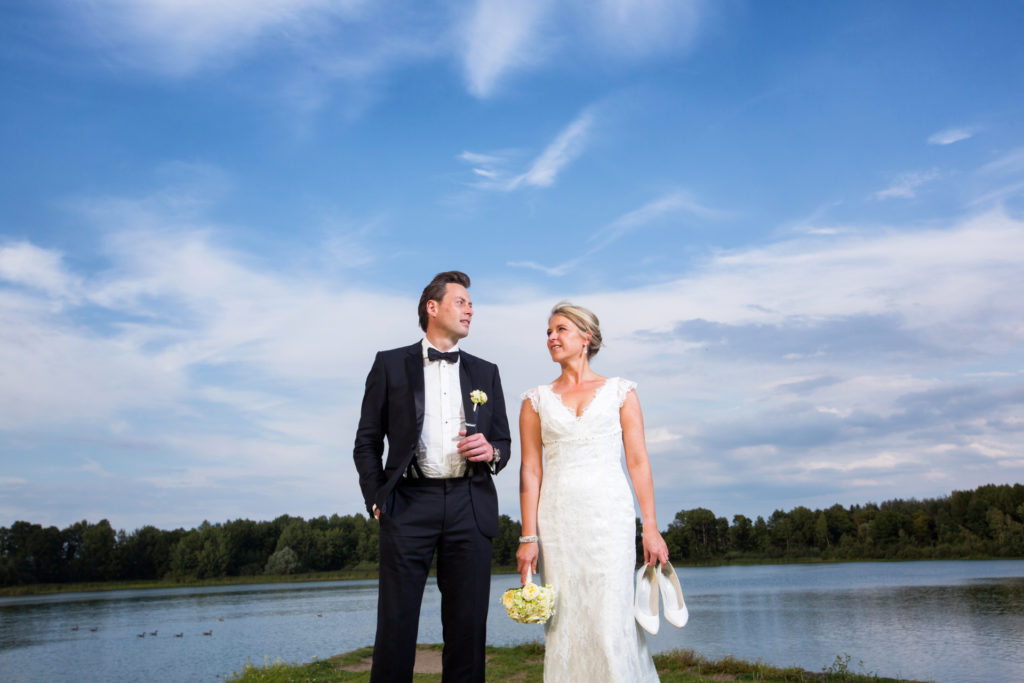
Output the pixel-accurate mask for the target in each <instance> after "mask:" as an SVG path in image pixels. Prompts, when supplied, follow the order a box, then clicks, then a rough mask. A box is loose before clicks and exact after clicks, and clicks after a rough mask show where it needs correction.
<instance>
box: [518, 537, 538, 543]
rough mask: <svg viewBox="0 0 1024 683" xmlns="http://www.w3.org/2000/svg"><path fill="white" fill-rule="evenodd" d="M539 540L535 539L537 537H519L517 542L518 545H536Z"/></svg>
mask: <svg viewBox="0 0 1024 683" xmlns="http://www.w3.org/2000/svg"><path fill="white" fill-rule="evenodd" d="M539 540H540V538H539V537H537V536H520V537H519V542H520V543H536V542H537V541H539Z"/></svg>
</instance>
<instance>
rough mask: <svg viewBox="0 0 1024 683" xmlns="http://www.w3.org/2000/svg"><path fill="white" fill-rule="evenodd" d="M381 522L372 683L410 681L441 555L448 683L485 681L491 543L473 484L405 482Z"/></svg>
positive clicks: (444, 659) (461, 481)
mask: <svg viewBox="0 0 1024 683" xmlns="http://www.w3.org/2000/svg"><path fill="white" fill-rule="evenodd" d="M392 496H393V499H392V505H391V506H390V507H391V512H390V514H387V515H385V514H381V517H380V586H379V590H378V595H377V637H376V641H375V643H374V648H373V668H372V669H371V672H370V681H371V682H372V683H402V682H405V681H411V680H412V671H413V663H414V661H415V657H416V635H417V630H418V627H419V617H420V603H421V602H422V600H423V587H424V585H425V584H426V581H427V575H428V573H429V572H430V564H431V561H432V560H433V558H434V553H435V552H436V553H437V586H438V589H440V591H441V626H442V629H443V634H444V651H443V654H442V656H441V666H442V678H441V680H442V681H445V682H448V683H462V682H464V681H478V682H479V683H483V681H484V646H485V644H486V640H487V607H488V602H490V589H491V539H490V538H488V537H487V536H484V535H483V534H482V533H480V529H479V527H478V525H477V522H476V518H475V515H474V513H473V505H472V500H471V499H470V490H469V479H403V480H402V482H400V483H399V484H398V486H396V487H395V491H394V492H393V493H392Z"/></svg>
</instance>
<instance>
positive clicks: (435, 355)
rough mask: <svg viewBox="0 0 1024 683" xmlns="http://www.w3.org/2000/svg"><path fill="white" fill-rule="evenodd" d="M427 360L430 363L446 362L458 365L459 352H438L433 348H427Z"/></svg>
mask: <svg viewBox="0 0 1024 683" xmlns="http://www.w3.org/2000/svg"><path fill="white" fill-rule="evenodd" d="M427 360H430V361H434V360H446V361H448V362H449V363H458V362H459V352H458V351H438V350H437V349H435V348H433V347H428V348H427Z"/></svg>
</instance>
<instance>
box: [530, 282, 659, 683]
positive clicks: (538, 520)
mask: <svg viewBox="0 0 1024 683" xmlns="http://www.w3.org/2000/svg"><path fill="white" fill-rule="evenodd" d="M547 344H548V352H549V353H550V354H551V360H553V361H554V362H556V363H558V364H559V365H560V366H561V368H562V372H561V374H560V375H559V376H558V378H557V379H556V380H555V381H554V382H552V383H551V384H542V385H541V386H538V387H536V388H534V389H530V390H529V391H527V392H526V393H524V394H523V405H522V409H521V412H520V415H519V432H520V438H521V442H522V457H523V459H522V465H521V469H520V475H519V477H520V478H519V497H520V505H521V512H522V520H523V534H524V536H523V538H522V539H520V540H521V541H522V542H521V543H520V545H519V550H518V552H517V553H516V557H517V559H518V565H519V571H520V573H521V574H522V580H523V582H524V583H525V581H526V576H527V572H528V571H536V568H537V560H538V556H540V557H541V558H542V563H541V564H542V568H543V576H544V583H550V584H552V585H553V586H554V587H555V591H556V596H557V597H556V603H555V614H554V616H553V617H552V618H551V619H550V620H549V621H548V623H547V624H546V625H545V655H544V680H545V681H559V682H564V681H588V682H590V681H593V682H595V683H596V682H598V681H622V682H623V683H625V682H629V683H633V682H634V681H656V680H658V674H657V672H656V671H655V669H654V663H653V662H652V660H651V655H650V652H649V651H648V649H647V644H646V641H645V639H644V636H643V633H642V632H641V631H640V629H639V628H638V627H637V625H636V622H635V621H634V617H633V581H632V576H633V569H634V566H635V561H636V545H635V537H636V526H635V511H634V508H633V497H632V495H631V493H630V489H629V482H628V481H627V480H626V477H625V475H624V474H623V471H622V465H621V458H622V447H623V446H625V452H626V467H627V469H628V470H629V478H630V479H631V480H632V482H633V489H634V490H635V491H636V497H637V500H638V502H639V504H640V514H641V517H642V519H643V528H644V531H643V549H644V562H645V563H647V564H649V565H654V564H655V563H656V562H661V563H662V564H663V565H664V564H665V563H666V562H668V548H667V546H666V545H665V541H664V540H663V539H662V537H661V534H660V533H659V532H658V523H657V519H656V518H655V513H654V485H653V482H652V479H651V466H650V462H649V460H648V458H647V448H646V446H645V443H644V426H643V415H642V414H641V412H640V401H639V400H638V399H637V396H636V392H635V391H634V389H635V387H636V384H635V383H634V382H630V381H628V380H624V379H621V378H619V377H611V378H605V377H602V376H600V375H598V374H596V373H595V372H594V371H593V370H591V369H590V359H591V358H593V357H594V356H595V355H596V354H597V352H598V350H599V349H600V348H601V329H600V326H599V323H598V320H597V316H595V315H594V314H593V313H592V312H590V311H589V310H587V309H586V308H583V307H582V306H575V305H573V304H570V303H568V302H562V303H559V304H558V305H556V306H555V308H554V309H553V310H552V311H551V317H550V319H549V320H548V338H547ZM542 458H543V463H542Z"/></svg>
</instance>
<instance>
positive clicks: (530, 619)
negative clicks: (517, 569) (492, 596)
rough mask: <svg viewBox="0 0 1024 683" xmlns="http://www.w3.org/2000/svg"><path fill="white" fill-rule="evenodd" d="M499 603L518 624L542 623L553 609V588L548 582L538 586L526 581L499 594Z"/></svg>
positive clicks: (549, 616) (548, 617)
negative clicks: (518, 586)
mask: <svg viewBox="0 0 1024 683" xmlns="http://www.w3.org/2000/svg"><path fill="white" fill-rule="evenodd" d="M501 604H502V605H503V606H504V607H505V611H506V612H508V616H509V618H510V619H512V621H518V622H519V623H520V624H543V623H544V622H546V621H547V620H548V619H550V618H551V615H552V614H553V613H554V611H555V589H554V588H553V587H552V586H551V584H548V585H546V586H538V585H537V584H535V583H533V581H527V583H526V585H525V586H522V587H521V588H509V589H508V590H507V591H505V593H504V594H503V595H502V596H501Z"/></svg>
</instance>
